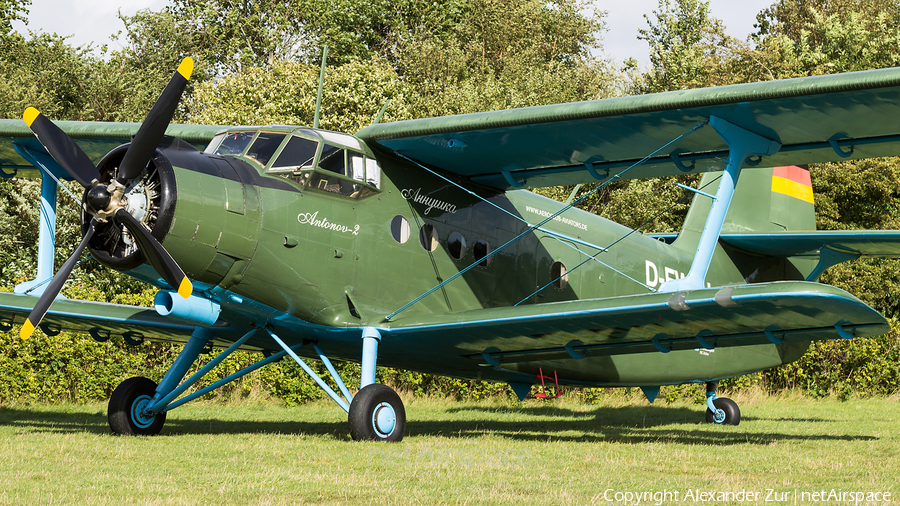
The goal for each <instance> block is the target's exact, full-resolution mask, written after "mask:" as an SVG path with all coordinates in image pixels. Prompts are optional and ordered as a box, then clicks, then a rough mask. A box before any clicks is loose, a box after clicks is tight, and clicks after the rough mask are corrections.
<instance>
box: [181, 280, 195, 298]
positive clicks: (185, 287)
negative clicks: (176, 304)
mask: <svg viewBox="0 0 900 506" xmlns="http://www.w3.org/2000/svg"><path fill="white" fill-rule="evenodd" d="M193 291H194V286H193V285H191V282H190V281H189V280H188V278H187V277H185V278H184V279H182V280H181V285H180V286H179V287H178V295H181V296H182V297H184V298H185V299H186V298H188V297H190V296H191V292H193Z"/></svg>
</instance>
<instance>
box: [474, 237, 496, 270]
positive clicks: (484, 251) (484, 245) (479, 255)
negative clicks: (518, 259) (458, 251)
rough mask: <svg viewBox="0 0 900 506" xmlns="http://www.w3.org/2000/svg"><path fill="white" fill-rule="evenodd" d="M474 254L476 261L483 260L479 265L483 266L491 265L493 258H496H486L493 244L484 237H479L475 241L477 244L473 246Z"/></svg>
mask: <svg viewBox="0 0 900 506" xmlns="http://www.w3.org/2000/svg"><path fill="white" fill-rule="evenodd" d="M472 254H473V255H475V260H476V261H478V260H481V262H479V263H478V265H480V266H482V267H487V266H488V265H491V260H493V259H494V257H488V258H485V257H487V256H488V255H490V254H491V244H490V243H489V242H487V241H485V240H484V239H478V240H477V241H475V245H474V246H473V247H472ZM482 259H484V260H482Z"/></svg>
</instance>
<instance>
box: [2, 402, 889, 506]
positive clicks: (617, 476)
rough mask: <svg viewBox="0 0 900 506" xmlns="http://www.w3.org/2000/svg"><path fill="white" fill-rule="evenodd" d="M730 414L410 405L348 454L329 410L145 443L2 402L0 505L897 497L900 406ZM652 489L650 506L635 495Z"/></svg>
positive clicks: (171, 429) (197, 412) (175, 427)
mask: <svg viewBox="0 0 900 506" xmlns="http://www.w3.org/2000/svg"><path fill="white" fill-rule="evenodd" d="M735 400H737V401H738V402H739V404H740V405H741V410H742V414H743V418H742V421H741V424H740V425H739V426H737V427H719V426H710V425H706V424H703V423H700V422H701V420H702V419H703V411H704V407H703V406H700V405H691V404H686V403H684V404H680V403H673V404H668V405H666V404H655V405H652V406H650V405H648V404H647V403H646V401H643V402H641V401H639V400H637V399H634V400H622V399H619V400H610V401H607V402H606V403H605V404H600V405H584V404H577V403H573V402H568V403H567V402H563V403H552V402H549V403H544V402H539V401H527V402H524V403H521V404H517V405H511V404H509V403H506V402H503V401H493V402H485V403H455V402H449V401H441V400H432V399H424V400H423V399H406V403H407V413H408V417H409V423H408V426H407V437H406V439H404V441H403V442H402V443H400V444H395V445H385V444H372V443H356V442H352V441H350V440H349V436H348V429H347V423H346V417H345V416H346V415H344V414H343V412H342V411H340V410H339V409H337V408H336V407H334V406H333V405H331V404H326V403H319V404H313V405H307V406H301V407H294V408H286V407H282V406H278V405H272V404H223V403H215V402H208V403H196V404H193V405H190V404H189V405H187V406H185V407H184V408H179V409H177V410H175V411H173V412H172V413H170V414H169V419H168V420H167V422H166V426H165V427H164V428H163V432H162V434H161V435H160V436H156V437H137V438H126V437H116V436H113V435H111V434H110V432H109V429H108V427H107V423H106V407H105V405H101V404H95V405H62V406H26V407H14V406H7V407H2V408H0V504H354V503H356V504H369V503H378V504H445V503H449V504H515V505H527V504H592V503H593V504H764V503H766V504H779V503H780V504H889V502H885V501H884V500H883V499H884V498H885V497H884V495H880V496H875V495H870V496H868V497H867V496H862V497H860V496H857V495H847V493H848V492H862V493H872V494H874V493H881V494H885V493H890V494H891V496H890V503H896V502H898V501H900V485H898V482H900V458H898V455H900V423H898V421H900V402H898V400H897V399H871V400H850V401H846V402H840V401H837V400H822V401H813V400H809V399H803V398H800V397H794V398H767V397H765V396H753V397H747V398H741V397H740V396H738V397H736V398H735ZM742 491H743V495H738V494H740V493H741V492H742ZM820 491H824V492H825V495H824V496H822V497H820V496H813V495H812V494H813V493H815V492H820ZM642 492H643V493H647V492H649V493H651V494H656V495H655V496H653V495H643V496H629V495H626V493H642ZM675 492H677V495H675ZM663 493H666V494H667V495H665V496H663V495H662V494H663ZM700 493H703V494H713V495H712V497H710V496H701V495H700ZM728 493H731V494H732V495H726V494H728ZM832 493H833V494H844V495H843V497H842V498H843V499H845V500H843V501H840V500H829V498H828V494H832ZM767 498H768V499H769V501H768V502H767V501H766V499H767ZM834 498H838V499H840V498H841V497H840V496H837V497H835V495H832V496H831V499H834ZM860 498H862V500H861V501H857V499H860ZM608 499H610V500H611V501H609V500H608Z"/></svg>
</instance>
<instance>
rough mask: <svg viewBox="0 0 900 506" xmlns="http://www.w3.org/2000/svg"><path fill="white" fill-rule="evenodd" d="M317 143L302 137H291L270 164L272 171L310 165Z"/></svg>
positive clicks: (297, 168) (295, 168)
mask: <svg viewBox="0 0 900 506" xmlns="http://www.w3.org/2000/svg"><path fill="white" fill-rule="evenodd" d="M318 147H319V143H318V142H316V141H313V140H309V139H304V138H303V137H291V138H290V140H288V143H287V145H286V146H285V147H284V149H282V150H281V154H279V155H278V158H276V159H275V163H273V164H272V168H271V169H270V170H272V171H279V172H280V171H284V170H300V169H301V168H302V167H312V164H313V160H314V159H315V157H316V148H318Z"/></svg>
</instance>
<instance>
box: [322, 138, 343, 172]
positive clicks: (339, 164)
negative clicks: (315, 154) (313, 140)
mask: <svg viewBox="0 0 900 506" xmlns="http://www.w3.org/2000/svg"><path fill="white" fill-rule="evenodd" d="M344 151H345V150H344V149H343V148H339V147H337V146H332V145H331V144H328V143H326V144H325V145H324V146H322V157H321V158H320V159H319V167H321V168H322V169H325V170H327V171H329V172H334V173H335V174H340V175H342V176H346V175H347V162H346V161H345V160H344Z"/></svg>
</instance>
